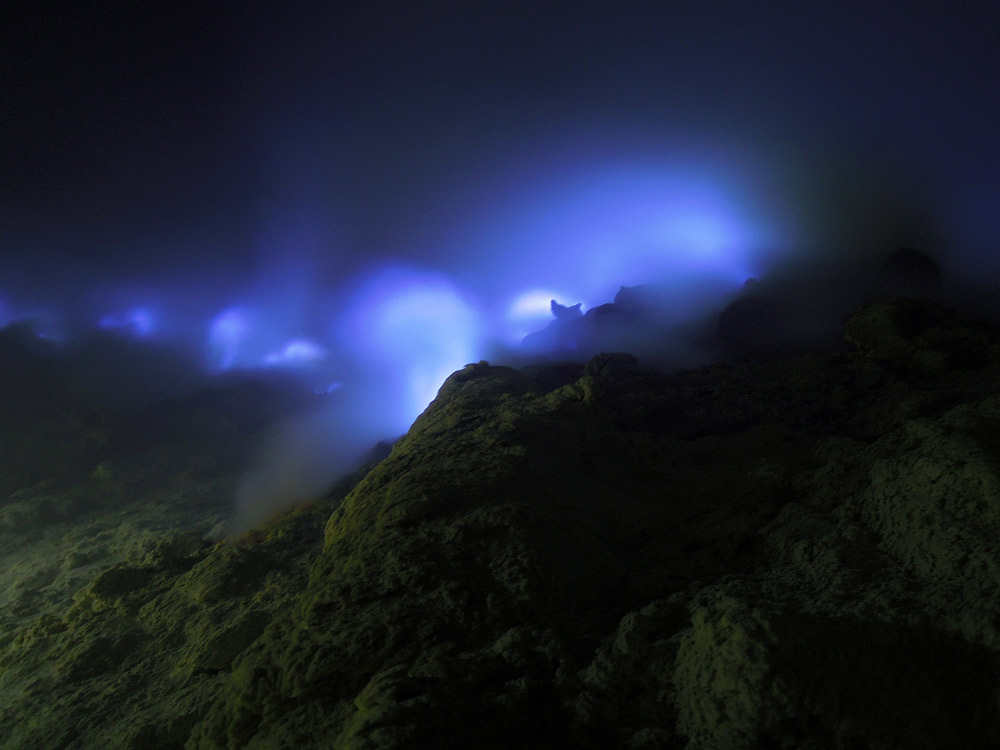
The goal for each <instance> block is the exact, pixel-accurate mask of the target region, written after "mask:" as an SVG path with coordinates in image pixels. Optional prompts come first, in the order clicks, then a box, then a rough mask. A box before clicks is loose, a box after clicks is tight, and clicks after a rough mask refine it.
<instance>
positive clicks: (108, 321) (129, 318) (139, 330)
mask: <svg viewBox="0 0 1000 750" xmlns="http://www.w3.org/2000/svg"><path fill="white" fill-rule="evenodd" d="M99 325H100V327H101V328H104V329H108V330H116V331H121V332H124V333H129V334H131V335H133V336H140V337H144V336H149V335H150V334H151V333H153V331H154V329H155V327H156V318H155V316H154V315H153V313H152V311H151V310H149V309H148V308H145V307H135V308H132V309H131V310H127V311H126V312H119V313H112V314H109V315H105V316H104V317H102V318H101V320H100V322H99Z"/></svg>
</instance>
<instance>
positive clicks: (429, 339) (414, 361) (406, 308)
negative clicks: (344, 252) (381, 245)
mask: <svg viewBox="0 0 1000 750" xmlns="http://www.w3.org/2000/svg"><path fill="white" fill-rule="evenodd" d="M340 333H341V336H343V337H344V338H345V339H346V343H347V347H348V348H349V350H350V351H352V353H355V354H357V355H360V357H361V358H362V359H363V360H365V361H366V362H368V363H370V364H371V365H373V366H374V368H373V369H374V370H375V371H377V373H378V374H374V376H375V377H382V378H384V379H385V381H386V382H387V383H388V382H390V381H395V382H396V383H397V384H398V387H399V388H400V389H401V392H400V393H399V394H398V396H397V397H398V398H399V408H400V410H401V414H400V416H401V417H402V420H403V422H406V424H405V425H403V429H405V427H406V426H408V424H409V421H412V420H413V418H414V417H416V416H417V415H418V414H419V413H420V412H421V411H423V409H424V408H425V407H426V406H427V404H429V403H430V402H431V401H432V400H433V398H434V396H435V395H436V394H437V390H438V388H439V387H440V386H441V383H442V382H443V381H444V379H445V378H447V377H448V375H450V374H451V373H452V372H454V371H455V370H457V369H459V368H461V367H463V366H464V365H466V364H468V362H470V361H472V360H474V359H476V357H477V354H478V344H479V333H480V324H479V320H478V316H477V314H476V312H475V310H474V309H473V307H472V305H471V304H470V303H469V302H468V301H467V300H466V298H465V297H464V296H463V294H462V293H461V292H460V291H459V290H458V289H457V288H456V287H455V285H454V284H453V283H452V282H451V280H450V279H448V277H446V276H445V275H444V274H441V273H432V272H420V271H415V270H412V269H407V268H402V267H398V266H395V267H389V268H385V269H383V270H381V271H379V272H377V273H375V274H373V275H372V276H370V277H369V278H368V279H367V280H366V281H365V282H363V283H362V284H361V285H360V286H359V289H358V291H357V293H356V294H355V295H354V297H353V300H352V303H351V305H350V306H349V308H348V310H347V311H346V313H345V315H344V317H343V319H342V323H341V331H340ZM387 398H389V399H390V400H391V398H392V397H391V396H389V395H388V394H387ZM400 424H401V425H402V422H401V423H400Z"/></svg>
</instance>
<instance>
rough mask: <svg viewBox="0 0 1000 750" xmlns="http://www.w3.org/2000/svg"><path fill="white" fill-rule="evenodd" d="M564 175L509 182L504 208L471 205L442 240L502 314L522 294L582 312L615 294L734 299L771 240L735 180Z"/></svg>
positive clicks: (653, 166)
mask: <svg viewBox="0 0 1000 750" xmlns="http://www.w3.org/2000/svg"><path fill="white" fill-rule="evenodd" d="M660 161H661V162H662V161H663V160H662V159H661V160H660ZM564 166H565V168H564V169H556V168H553V169H541V170H535V171H526V172H525V173H523V174H518V175H514V176H508V178H507V181H506V184H504V185H503V186H502V188H503V194H504V196H505V197H504V199H503V200H498V199H497V197H496V196H491V198H490V200H489V201H488V202H484V203H483V204H482V205H480V206H478V207H477V208H476V209H475V210H474V211H473V212H472V213H473V215H474V218H473V219H471V220H469V221H468V222H467V223H466V224H465V225H464V226H463V228H462V229H461V230H460V231H459V233H458V234H457V235H456V236H455V237H454V238H453V239H452V240H451V243H452V245H453V247H454V248H455V252H456V253H458V252H462V251H463V248H476V253H477V255H478V258H479V262H478V263H476V264H475V267H476V274H477V275H478V276H480V277H485V278H488V279H489V281H488V282H487V284H488V286H489V287H490V288H489V289H488V290H487V292H489V293H492V295H493V296H494V297H495V298H500V299H502V300H504V302H502V303H501V304H502V305H503V307H505V308H506V307H508V306H509V305H510V304H512V303H511V300H514V299H516V298H518V297H519V296H520V295H521V294H522V293H524V290H525V289H532V288H538V289H544V288H552V289H565V290H572V292H573V294H574V295H576V296H575V299H573V300H572V302H570V304H575V302H581V301H582V302H583V303H584V304H585V305H587V306H591V307H593V306H595V305H599V304H603V303H605V302H610V301H611V300H613V299H614V296H615V293H616V292H617V290H618V289H619V287H621V286H634V285H640V284H660V285H665V286H668V287H675V288H680V287H682V286H684V285H686V284H689V283H694V284H697V285H702V286H704V285H705V284H706V283H707V282H709V281H711V282H713V285H715V286H728V287H730V288H733V289H735V288H738V287H739V286H740V285H741V284H742V283H743V282H744V281H745V280H746V279H747V278H748V277H751V276H754V275H757V274H758V273H759V269H758V268H757V266H758V263H757V256H758V254H759V253H760V251H761V249H763V248H767V249H769V245H770V243H772V242H774V234H773V228H770V229H765V227H766V226H767V225H768V224H767V222H766V221H765V220H764V219H763V218H762V217H760V216H758V215H757V213H758V212H755V211H754V210H752V208H751V207H750V201H749V200H748V199H746V197H745V196H743V195H741V194H740V190H739V189H738V185H737V184H736V177H735V176H732V177H730V182H729V183H728V184H727V182H726V179H725V178H724V177H723V176H721V175H720V174H719V173H720V171H721V170H720V169H719V168H718V167H715V168H712V169H709V168H707V167H705V168H697V167H695V166H691V165H677V164H670V163H662V164H658V163H657V161H656V160H655V159H651V160H647V161H640V160H637V161H636V162H634V163H631V162H623V161H620V160H619V161H607V162H603V163H601V162H598V163H593V162H591V163H586V164H582V163H579V162H571V163H569V164H568V165H564ZM468 277H469V283H470V284H471V283H474V280H473V278H472V273H471V272H470V273H469V274H468ZM693 303H694V304H695V306H697V301H693Z"/></svg>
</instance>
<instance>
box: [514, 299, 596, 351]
mask: <svg viewBox="0 0 1000 750" xmlns="http://www.w3.org/2000/svg"><path fill="white" fill-rule="evenodd" d="M552 300H555V301H556V302H558V303H559V304H561V305H568V306H571V305H575V304H576V301H573V300H571V298H570V297H569V296H568V295H566V294H561V293H559V292H554V291H552V290H550V289H532V290H530V291H527V292H523V293H521V294H519V295H518V296H517V297H515V298H514V299H513V300H512V301H511V303H510V305H509V306H508V307H507V312H506V315H505V316H504V318H505V321H506V325H505V327H504V338H505V340H506V343H507V344H509V345H512V346H516V345H517V344H519V343H520V341H521V339H523V338H524V337H525V336H527V335H528V334H529V333H533V332H535V331H538V330H540V329H542V328H544V327H545V326H547V325H548V324H549V323H551V322H552V318H553V316H552ZM577 301H578V300H577ZM581 312H586V306H585V305H584V306H582V307H581Z"/></svg>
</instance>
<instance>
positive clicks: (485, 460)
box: [0, 300, 1000, 750]
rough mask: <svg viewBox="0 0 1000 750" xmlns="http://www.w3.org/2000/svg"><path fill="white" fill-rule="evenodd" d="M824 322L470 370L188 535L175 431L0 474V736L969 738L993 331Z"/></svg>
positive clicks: (982, 684)
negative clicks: (831, 345) (646, 363)
mask: <svg viewBox="0 0 1000 750" xmlns="http://www.w3.org/2000/svg"><path fill="white" fill-rule="evenodd" d="M845 333H846V339H847V341H848V342H849V344H850V348H849V349H846V348H845V350H844V351H839V352H832V353H829V354H809V355H803V356H798V357H784V358H778V359H767V360H759V361H750V362H744V363H740V364H735V365H715V366H712V367H709V368H705V369H700V370H694V371H686V372H681V373H677V374H672V375H663V374H657V373H654V372H647V371H644V370H643V369H642V367H641V363H637V362H636V360H635V359H634V358H632V357H631V356H629V355H621V354H602V355H599V356H597V357H594V358H593V359H591V360H590V361H589V362H588V363H587V364H586V365H552V366H546V367H534V368H525V369H523V370H513V369H509V368H504V367H495V366H490V365H487V364H486V363H480V364H478V365H469V366H468V367H466V368H465V369H464V370H461V371H459V372H457V373H455V374H454V375H452V376H451V377H450V378H449V379H448V380H447V382H446V383H445V384H444V385H443V386H442V388H441V391H440V393H439V395H438V398H437V399H436V400H435V401H434V403H433V404H431V406H430V407H429V408H428V409H427V410H426V412H425V413H424V414H423V415H422V416H421V417H420V418H419V419H418V420H417V421H416V422H415V423H414V425H413V426H412V428H411V429H410V431H409V432H408V434H407V435H406V436H405V437H403V438H402V439H401V440H399V441H398V442H397V443H396V444H395V446H393V448H392V452H391V454H390V455H389V456H388V457H387V458H385V459H384V460H382V461H381V462H379V463H378V464H377V465H375V466H374V467H373V468H371V470H370V471H368V472H367V473H366V474H364V476H363V478H362V479H360V481H358V482H357V483H356V485H352V483H351V482H350V481H348V482H345V484H344V485H343V486H342V487H340V488H338V490H337V491H335V492H334V493H333V494H332V495H331V496H330V497H329V498H327V499H326V500H324V501H323V502H320V503H316V504H313V505H309V506H304V507H300V508H296V509H293V510H292V511H290V512H288V513H285V514H283V515H282V516H281V517H279V518H276V519H274V520H272V521H271V522H269V523H267V524H264V525H262V526H260V527H259V528H258V529H256V530H254V531H253V532H251V533H250V534H248V535H246V536H245V537H242V538H240V539H236V540H229V541H226V542H222V543H219V544H214V545H213V544H208V543H206V542H204V541H202V539H201V536H200V535H199V534H198V533H196V532H201V533H203V532H204V531H206V530H207V529H208V528H209V527H210V526H211V523H212V522H214V521H213V519H214V518H216V517H217V516H218V514H219V513H220V510H219V507H220V506H219V505H218V504H216V505H214V506H213V505H212V503H209V502H207V500H206V499H205V497H204V496H205V494H207V493H210V492H211V491H212V490H210V489H209V488H211V487H213V485H212V484H211V481H210V480H209V475H212V476H214V477H215V480H214V481H215V482H216V485H214V486H215V487H216V489H217V490H219V491H222V490H224V489H225V487H223V485H224V484H225V481H227V480H226V479H225V477H227V476H229V473H227V472H230V471H231V470H230V468H229V464H224V462H223V463H220V464H218V465H216V466H215V469H216V471H215V473H214V474H212V471H208V473H207V474H192V473H191V471H192V470H191V469H189V467H190V466H191V465H192V463H194V464H197V459H198V456H203V455H204V456H211V455H212V451H210V450H207V449H205V451H204V452H199V451H195V452H194V453H191V452H190V449H189V448H185V445H189V444H188V443H182V442H175V443H172V444H171V445H172V447H171V448H170V449H169V451H168V450H167V449H166V448H163V447H158V448H157V447H151V448H149V450H150V451H153V453H151V454H150V456H153V455H157V454H156V452H155V451H156V450H159V451H160V452H161V454H164V455H174V454H176V455H183V456H184V458H183V460H181V461H177V462H171V461H165V462H164V464H163V468H162V469H161V470H158V471H156V472H152V478H151V479H150V478H147V480H146V483H145V484H141V483H135V484H129V483H128V482H125V481H124V480H122V481H123V482H124V484H123V485H122V486H120V487H119V488H118V489H117V490H115V493H117V494H114V493H111V491H110V490H107V489H105V485H103V484H101V483H102V482H113V481H115V480H114V478H115V477H118V476H122V477H126V478H127V477H134V476H136V475H137V474H138V473H141V471H140V469H136V468H129V466H128V464H127V462H126V461H125V457H121V458H119V459H118V462H117V464H116V463H115V462H114V461H108V460H104V461H101V462H100V463H99V464H98V465H97V466H95V467H94V468H93V470H92V471H91V472H90V474H88V475H87V476H85V477H84V478H82V479H80V480H79V481H76V482H74V483H70V484H69V486H68V487H65V488H61V489H56V490H53V492H52V493H50V494H49V495H46V494H45V493H46V492H48V491H47V490H45V488H44V487H42V488H39V487H38V486H37V485H35V486H34V487H33V489H31V490H30V492H27V493H25V491H24V489H23V488H22V489H21V490H19V491H15V493H14V495H13V496H12V497H11V498H10V499H9V500H7V501H6V503H4V504H3V505H2V506H0V525H2V526H0V528H2V530H3V531H4V533H5V536H4V544H5V547H4V550H5V553H6V561H5V562H6V568H7V570H13V569H16V570H19V571H20V573H17V574H8V575H7V578H6V579H5V581H4V585H5V590H4V597H5V606H4V615H3V618H4V619H3V621H2V623H0V626H2V630H0V648H2V650H0V709H2V710H0V744H3V746H5V747H14V748H18V747H26V748H27V747H38V748H91V747H122V748H136V749H138V748H143V750H152V749H163V750H166V749H167V748H182V747H183V748H189V749H191V750H194V749H195V748H206V749H207V748H305V747H315V748H414V747H477V748H515V747H516V748H539V749H541V748H564V747H566V748H568V747H573V748H607V747H622V748H677V749H678V750H680V749H682V748H683V749H685V750H701V749H705V750H709V749H714V748H768V747H770V748H898V747H907V748H950V747H968V748H975V747H996V746H998V745H1000V708H998V705H1000V703H998V701H1000V338H998V336H997V334H996V333H995V332H994V331H992V330H990V329H988V328H985V327H982V326H976V325H972V324H970V323H968V322H966V321H963V320H960V319H958V318H957V317H955V316H954V315H952V314H950V313H947V312H945V311H943V310H941V309H940V308H938V307H937V306H935V305H933V304H931V303H926V302H912V301H905V300H895V301H890V302H884V303H880V304H876V305H872V306H869V307H866V308H864V309H862V310H859V311H857V312H856V313H854V314H853V315H852V317H851V318H850V319H849V320H848V322H847V325H846V329H845ZM201 413H203V414H204V413H206V412H204V411H203V412H201ZM248 434H249V432H247V431H242V430H239V429H233V430H231V431H230V437H231V438H232V439H233V440H232V441H231V442H233V441H235V442H236V443H238V442H239V440H237V437H239V436H244V437H240V438H239V439H240V440H242V439H247V440H249V438H246V435H248ZM211 444H212V445H216V446H218V445H222V444H225V441H219V440H214V441H212V442H211ZM202 445H203V446H204V445H205V444H204V443H203V444H202ZM185 450H188V451H189V452H187V453H184V451H185ZM177 451H180V453H176V452H177ZM131 455H132V459H131V460H133V461H135V462H138V463H139V464H142V462H143V461H145V460H147V457H146V456H144V455H143V454H141V453H134V454H131ZM98 457H100V456H98ZM149 460H153V459H152V458H151V457H150V458H149ZM81 462H82V463H86V461H83V460H82V459H81ZM119 464H120V465H119ZM101 466H104V467H105V468H104V469H101ZM168 467H173V470H174V472H179V475H180V476H181V477H183V478H179V476H178V474H175V473H171V471H169V470H168ZM185 472H187V473H186V474H185ZM105 475H107V476H105ZM220 477H221V479H220ZM352 486H353V489H351V487H352ZM165 488H172V489H169V492H170V493H172V494H171V495H170V499H171V501H172V502H169V503H168V502H159V498H161V497H162V498H163V499H166V497H165V496H164V494H163V493H165V492H168V490H167V489H165ZM348 490H349V491H348ZM73 493H76V495H78V496H80V497H84V498H86V502H85V503H84V505H85V506H86V507H85V510H86V512H84V511H83V510H80V509H79V508H78V509H77V512H76V514H75V515H74V517H73V518H74V520H73V522H72V523H71V522H69V521H68V520H67V519H68V516H58V515H57V516H56V517H55V518H48V517H46V518H38V517H31V516H30V513H29V512H28V511H27V510H25V508H35V507H43V506H44V505H45V503H46V502H48V503H50V504H51V503H56V504H57V505H58V503H59V502H62V501H63V499H65V497H67V496H69V495H71V494H73ZM157 493H160V494H159V495H158V494H157ZM184 493H188V494H186V495H185V494H184ZM199 493H200V494H199ZM112 494H113V496H114V497H116V498H118V500H116V501H115V502H114V503H111V502H110V501H107V502H108V504H109V507H108V508H107V509H104V510H102V509H100V508H93V507H91V506H92V505H94V504H95V503H97V502H98V501H97V500H96V499H95V498H102V500H101V501H100V502H105V501H104V500H103V498H104V497H106V496H111V495H112ZM196 496H197V497H200V498H201V499H202V501H203V502H201V503H200V504H199V503H198V502H194V500H192V498H194V497H196ZM46 497H48V498H50V499H48V500H44V501H43V499H44V498H46ZM53 497H54V498H56V499H55V500H52V499H51V498H53ZM181 498H188V500H190V502H188V503H187V505H186V506H184V505H183V502H182V501H181V500H180V499H181ZM173 501H176V502H173ZM81 502H82V501H81ZM177 503H180V504H177ZM153 508H155V509H156V513H159V514H161V515H160V516H159V517H158V518H157V520H156V522H153V521H152V520H151V516H150V514H151V513H153V510H152V509H153ZM165 508H166V509H165ZM193 508H200V510H199V511H197V512H196V511H195V510H193ZM213 508H214V509H213ZM213 513H214V514H215V515H214V516H213ZM26 514H28V516H27V517H26ZM143 514H146V515H143ZM172 515H173V517H175V518H176V519H181V518H183V519H184V525H178V526H175V527H173V528H171V526H170V519H171V516H172ZM137 519H138V520H137Z"/></svg>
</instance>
